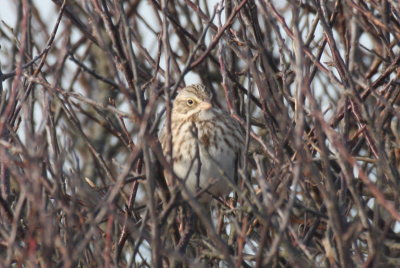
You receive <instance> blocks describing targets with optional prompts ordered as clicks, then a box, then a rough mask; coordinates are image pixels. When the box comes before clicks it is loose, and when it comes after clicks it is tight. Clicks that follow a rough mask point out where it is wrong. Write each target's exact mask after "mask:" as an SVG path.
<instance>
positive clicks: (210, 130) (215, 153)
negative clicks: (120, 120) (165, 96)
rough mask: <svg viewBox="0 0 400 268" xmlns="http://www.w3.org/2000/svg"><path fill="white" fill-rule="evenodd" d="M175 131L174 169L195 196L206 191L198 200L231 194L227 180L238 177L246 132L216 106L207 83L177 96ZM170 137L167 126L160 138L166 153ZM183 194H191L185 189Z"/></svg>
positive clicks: (207, 200)
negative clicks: (237, 168) (205, 85)
mask: <svg viewBox="0 0 400 268" xmlns="http://www.w3.org/2000/svg"><path fill="white" fill-rule="evenodd" d="M171 132H172V133H171V134H172V160H173V170H174V172H175V173H176V175H177V176H178V177H179V178H180V179H181V182H182V183H184V184H185V186H186V188H187V190H188V191H190V193H191V194H192V195H195V194H196V193H198V191H202V194H201V196H200V197H199V199H198V200H199V201H200V202H202V203H208V202H209V201H210V200H211V199H212V196H221V195H225V194H227V193H229V192H230V187H229V183H228V181H227V179H229V180H231V181H233V179H234V175H235V171H236V170H235V169H236V160H237V157H238V154H239V151H240V149H241V147H242V143H243V133H242V130H241V127H240V125H239V123H238V122H237V121H236V120H234V119H233V118H232V117H231V116H230V115H229V114H228V113H227V112H225V111H222V110H220V109H218V108H215V107H214V106H212V104H211V92H210V91H209V90H208V89H207V88H205V87H204V86H203V85H200V84H197V85H190V86H187V87H185V88H183V89H182V90H181V91H180V92H179V94H178V95H177V96H176V98H175V100H174V102H173V108H172V113H171ZM168 137H169V135H168V133H167V127H166V126H165V125H164V127H163V129H162V131H161V135H160V141H161V145H162V147H163V151H164V154H165V155H166V156H168V155H169V152H168V147H169V146H168V143H169V139H168ZM199 163H201V165H200V167H201V168H199ZM199 172H200V173H199ZM167 179H168V178H167ZM168 183H169V184H171V183H172V182H171V179H168ZM204 189H207V190H204ZM183 195H184V196H185V195H186V196H187V194H185V192H184V191H183Z"/></svg>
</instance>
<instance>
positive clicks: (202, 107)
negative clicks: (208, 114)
mask: <svg viewBox="0 0 400 268" xmlns="http://www.w3.org/2000/svg"><path fill="white" fill-rule="evenodd" d="M198 107H199V108H200V110H204V111H207V110H208V109H210V108H211V107H212V105H211V103H209V102H206V101H202V102H200V104H199V106H198Z"/></svg>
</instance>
